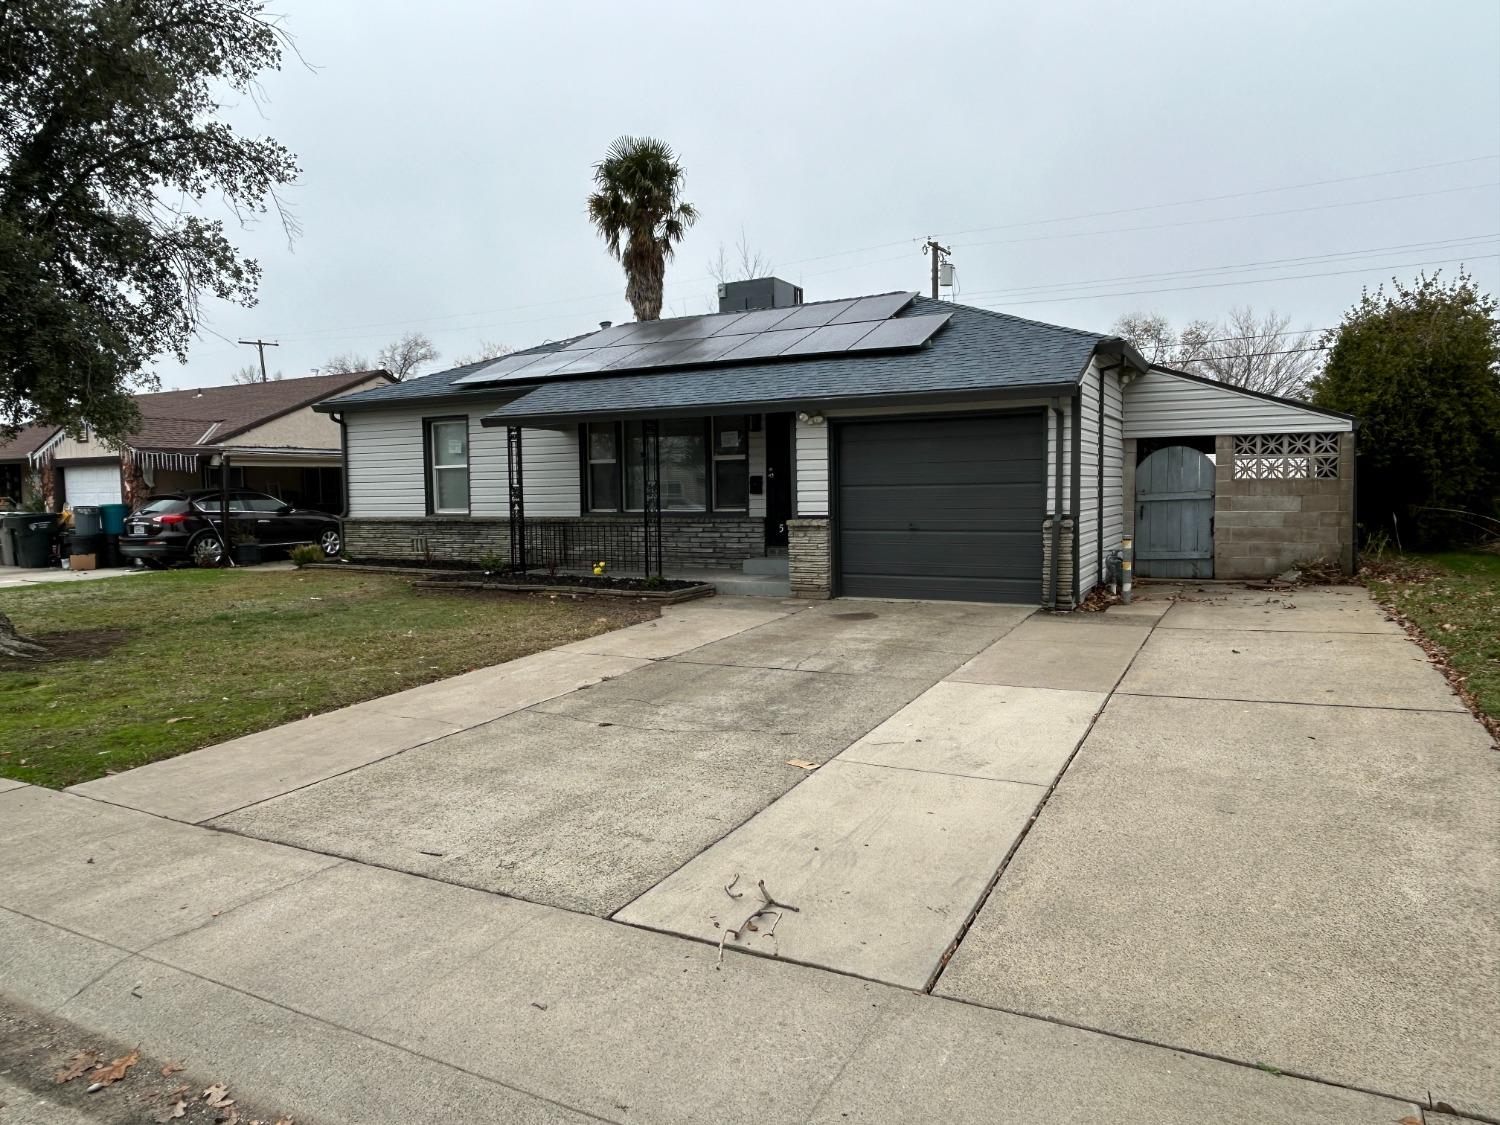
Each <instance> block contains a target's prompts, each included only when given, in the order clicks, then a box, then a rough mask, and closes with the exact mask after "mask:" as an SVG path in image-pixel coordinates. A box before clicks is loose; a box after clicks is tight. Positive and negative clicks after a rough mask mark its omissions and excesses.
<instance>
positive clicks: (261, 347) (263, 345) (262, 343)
mask: <svg viewBox="0 0 1500 1125" xmlns="http://www.w3.org/2000/svg"><path fill="white" fill-rule="evenodd" d="M932 268H933V269H934V270H936V269H937V266H933V267H932ZM932 276H933V277H934V278H936V277H937V274H936V273H934V274H933V275H932ZM932 291H933V292H934V293H936V292H937V282H936V281H933V283H932ZM240 343H242V344H249V345H251V346H252V347H254V348H255V350H256V351H258V352H259V353H260V381H261V382H262V383H264V382H266V349H267V348H279V347H281V345H280V344H278V343H275V342H274V341H271V340H241V341H240Z"/></svg>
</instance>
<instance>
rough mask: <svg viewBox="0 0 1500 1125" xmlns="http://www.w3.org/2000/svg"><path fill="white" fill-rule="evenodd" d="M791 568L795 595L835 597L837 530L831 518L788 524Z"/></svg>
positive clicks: (788, 522) (795, 521)
mask: <svg viewBox="0 0 1500 1125" xmlns="http://www.w3.org/2000/svg"><path fill="white" fill-rule="evenodd" d="M786 531H787V566H788V577H789V578H790V579H791V584H792V596H793V597H796V598H819V599H821V598H829V597H832V596H833V529H832V525H831V524H830V523H829V521H828V520H827V518H821V519H807V518H803V519H791V520H787V521H786Z"/></svg>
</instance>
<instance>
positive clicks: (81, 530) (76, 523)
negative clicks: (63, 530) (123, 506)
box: [73, 504, 104, 535]
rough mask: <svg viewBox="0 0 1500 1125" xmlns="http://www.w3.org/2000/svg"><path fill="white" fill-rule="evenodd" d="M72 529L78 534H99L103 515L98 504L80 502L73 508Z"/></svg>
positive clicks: (101, 528) (101, 530) (101, 529)
mask: <svg viewBox="0 0 1500 1125" xmlns="http://www.w3.org/2000/svg"><path fill="white" fill-rule="evenodd" d="M73 530H74V531H75V532H77V533H78V534H79V535H99V534H102V533H103V531H104V515H103V513H102V512H100V511H99V505H98V504H80V505H78V507H76V508H74V509H73Z"/></svg>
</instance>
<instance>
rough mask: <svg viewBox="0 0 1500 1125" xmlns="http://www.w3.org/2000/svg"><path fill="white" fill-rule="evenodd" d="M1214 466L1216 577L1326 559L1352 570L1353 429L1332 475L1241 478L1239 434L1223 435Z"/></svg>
mask: <svg viewBox="0 0 1500 1125" xmlns="http://www.w3.org/2000/svg"><path fill="white" fill-rule="evenodd" d="M1215 453H1216V456H1215V458H1214V466H1215V482H1214V492H1215V496H1214V577H1215V578H1268V577H1272V576H1274V575H1277V574H1280V573H1282V572H1283V571H1285V570H1287V569H1289V568H1291V567H1293V566H1295V565H1296V564H1297V563H1304V562H1311V561H1314V560H1317V559H1326V560H1328V561H1330V562H1334V563H1337V564H1338V565H1339V566H1340V567H1341V568H1342V569H1343V570H1344V571H1345V572H1346V573H1352V572H1353V570H1354V435H1353V434H1352V433H1341V434H1339V435H1338V476H1337V477H1336V478H1333V479H1308V478H1293V479H1280V480H1277V479H1270V480H1255V479H1243V478H1236V476H1235V472H1234V438H1233V437H1232V436H1230V435H1220V436H1219V437H1218V439H1217V440H1216V443H1215Z"/></svg>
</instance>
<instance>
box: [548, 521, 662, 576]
mask: <svg viewBox="0 0 1500 1125" xmlns="http://www.w3.org/2000/svg"><path fill="white" fill-rule="evenodd" d="M525 525H526V563H525V565H526V567H527V569H529V570H547V569H550V568H554V567H555V568H557V569H558V570H586V569H588V568H590V567H592V566H593V565H594V564H595V563H597V562H600V561H603V562H606V563H608V564H609V569H610V570H611V571H613V572H618V571H622V570H634V571H642V572H650V573H654V574H660V573H661V561H662V560H661V546H660V543H659V542H658V543H656V544H654V545H653V550H652V551H651V552H650V555H649V557H648V553H647V551H646V526H645V522H644V521H643V520H641V519H639V518H637V519H634V520H626V519H614V520H591V519H587V518H585V519H570V520H547V519H541V520H539V519H528V520H525Z"/></svg>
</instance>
